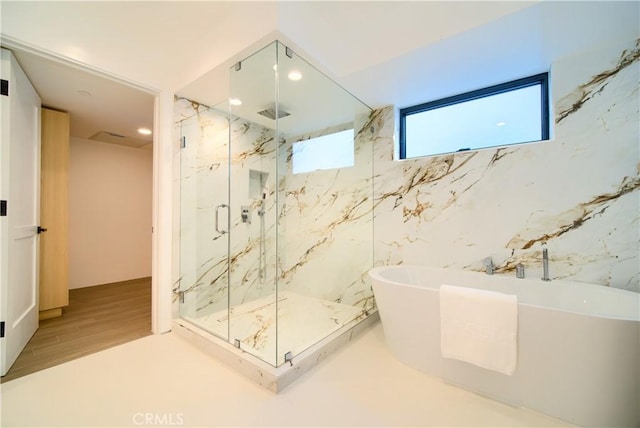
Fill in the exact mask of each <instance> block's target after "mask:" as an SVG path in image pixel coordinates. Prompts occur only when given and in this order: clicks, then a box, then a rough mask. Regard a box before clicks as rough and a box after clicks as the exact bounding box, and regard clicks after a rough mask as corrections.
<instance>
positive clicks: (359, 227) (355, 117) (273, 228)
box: [178, 41, 374, 367]
mask: <svg viewBox="0 0 640 428" xmlns="http://www.w3.org/2000/svg"><path fill="white" fill-rule="evenodd" d="M229 73H230V74H229V81H230V88H229V93H230V97H229V102H228V103H226V102H225V103H224V105H222V106H205V105H203V104H199V103H197V102H195V101H190V100H184V99H183V100H179V101H178V102H181V103H182V105H181V106H179V108H181V109H182V110H183V111H185V112H188V113H185V114H183V117H184V119H182V120H181V121H180V123H179V128H180V133H181V141H182V146H183V147H182V149H181V154H180V169H181V173H180V199H181V204H180V205H181V206H180V270H181V273H180V282H179V294H180V303H179V307H180V310H179V312H180V317H181V318H183V319H185V320H187V321H189V322H191V323H193V324H195V325H196V326H198V327H200V328H201V329H203V330H205V331H207V332H209V333H211V334H213V335H215V336H217V337H218V338H221V339H223V340H225V341H227V342H229V343H230V344H232V345H234V346H236V347H238V348H240V349H241V350H243V351H245V352H247V353H249V354H252V355H254V356H256V357H258V358H260V359H261V360H263V361H265V362H267V363H269V364H271V365H272V366H274V367H278V366H280V365H282V364H283V363H285V362H287V361H289V360H290V359H291V358H295V356H297V355H299V354H300V353H302V352H303V351H305V350H306V349H308V348H309V347H311V346H313V345H314V344H316V343H318V342H319V341H321V340H323V339H324V338H326V337H327V336H329V335H331V334H332V333H334V332H336V331H337V330H339V329H342V328H348V326H352V325H355V324H356V323H357V322H359V321H361V320H362V319H364V318H366V317H367V316H368V315H370V314H371V313H372V311H373V310H374V300H373V292H372V289H371V286H370V284H369V280H368V277H367V271H368V270H369V269H370V268H371V267H373V204H374V201H373V182H372V181H373V177H372V171H373V141H372V140H373V132H372V125H371V123H370V121H371V110H370V109H369V108H368V107H367V106H366V105H365V104H363V103H362V102H360V101H359V100H358V99H356V98H355V97H354V96H352V95H351V94H349V93H348V92H347V91H345V90H344V89H343V88H341V87H340V86H339V85H337V84H336V83H335V82H333V81H332V80H331V79H329V78H328V77H327V76H325V75H324V74H323V73H321V72H320V71H318V70H317V69H315V68H314V67H313V66H311V65H310V64H309V63H308V62H306V61H305V60H304V59H302V58H301V57H299V56H298V55H297V54H296V53H294V52H293V51H292V50H291V49H289V48H288V47H286V46H285V45H283V44H282V43H280V42H277V41H276V42H273V43H272V44H270V45H269V46H267V47H265V48H264V49H262V50H260V51H258V52H256V53H255V54H253V55H251V56H250V57H248V58H245V59H243V60H242V61H239V62H238V63H236V64H234V65H233V66H232V67H231V69H230V70H229Z"/></svg>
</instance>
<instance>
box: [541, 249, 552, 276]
mask: <svg viewBox="0 0 640 428" xmlns="http://www.w3.org/2000/svg"><path fill="white" fill-rule="evenodd" d="M542 280H543V281H551V278H549V251H548V250H547V249H546V248H543V249H542Z"/></svg>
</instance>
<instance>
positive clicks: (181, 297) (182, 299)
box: [178, 291, 184, 303]
mask: <svg viewBox="0 0 640 428" xmlns="http://www.w3.org/2000/svg"><path fill="white" fill-rule="evenodd" d="M178 298H179V299H180V303H184V291H178Z"/></svg>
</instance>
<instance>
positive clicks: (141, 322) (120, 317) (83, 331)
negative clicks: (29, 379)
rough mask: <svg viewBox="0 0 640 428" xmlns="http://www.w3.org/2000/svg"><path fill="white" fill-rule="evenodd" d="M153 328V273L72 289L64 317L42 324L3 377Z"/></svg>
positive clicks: (90, 351)
mask: <svg viewBox="0 0 640 428" xmlns="http://www.w3.org/2000/svg"><path fill="white" fill-rule="evenodd" d="M149 334H151V278H143V279H136V280H131V281H125V282H118V283H114V284H106V285H98V286H95V287H87V288H78V289H74V290H69V306H67V307H66V308H63V311H62V317H58V318H52V319H48V320H43V321H40V327H39V328H38V330H37V331H36V333H35V334H34V335H33V337H32V338H31V340H30V341H29V343H28V344H27V346H26V347H25V348H24V350H23V351H22V353H21V354H20V356H18V359H17V360H16V362H15V363H14V364H13V366H12V367H11V369H10V370H9V372H8V373H7V375H6V376H4V377H3V378H2V382H7V381H10V380H12V379H16V378H19V377H22V376H25V375H28V374H30V373H34V372H37V371H39V370H43V369H46V368H49V367H52V366H56V365H58V364H62V363H64V362H67V361H71V360H74V359H76V358H80V357H83V356H85V355H89V354H93V353H95V352H98V351H102V350H104V349H107V348H111V347H113V346H117V345H121V344H123V343H126V342H130V341H132V340H135V339H138V338H141V337H144V336H147V335H149Z"/></svg>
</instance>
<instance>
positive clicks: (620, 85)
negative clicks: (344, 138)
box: [373, 40, 640, 291]
mask: <svg viewBox="0 0 640 428" xmlns="http://www.w3.org/2000/svg"><path fill="white" fill-rule="evenodd" d="M639 43H640V41H638V40H634V41H632V42H630V43H611V44H608V45H606V46H601V47H599V48H598V49H594V50H593V51H590V52H585V53H581V54H579V55H575V56H572V57H567V58H564V59H562V60H560V61H558V62H556V63H554V64H552V67H551V70H550V85H551V89H552V90H551V92H552V94H551V99H552V109H553V113H552V114H553V115H554V121H553V124H552V138H551V140H550V141H548V142H541V143H532V144H522V145H517V146H511V147H505V148H498V149H486V150H480V151H475V152H464V153H455V154H448V155H443V156H435V157H426V158H420V159H412V160H405V161H394V160H393V147H394V142H393V138H394V134H395V118H394V110H393V108H391V107H387V108H384V109H380V110H377V111H376V112H375V117H374V119H373V123H374V124H375V128H376V130H377V135H376V138H375V142H376V146H375V155H374V156H375V160H374V165H375V166H374V169H375V179H374V182H375V209H374V211H375V233H374V234H375V264H376V265H383V264H398V263H405V264H423V265H429V266H440V267H452V268H460V269H468V270H481V269H482V263H481V260H482V259H483V258H485V257H488V256H492V257H493V259H494V263H495V264H496V267H497V272H498V273H504V274H509V275H511V274H513V275H515V273H514V272H513V271H514V270H515V265H516V264H517V263H523V264H524V265H525V268H526V275H527V276H528V277H540V276H541V274H542V268H541V253H542V247H543V245H546V246H547V248H548V249H549V257H550V274H551V277H552V278H567V279H572V280H576V281H583V282H591V283H596V284H603V285H609V286H612V287H618V288H623V289H628V290H634V291H640V283H639V281H640V280H639V274H638V266H639V265H640V260H639V255H638V252H639V245H640V237H639V233H640V232H639V224H638V218H639V208H640V196H639V193H640V192H639V187H640V172H639V168H640V164H639V142H640V135H639V129H640V128H639V117H640V116H639V111H638V108H639V102H638V100H639V95H640V94H639V74H640V71H639V69H640V67H639V57H640V48H639Z"/></svg>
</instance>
